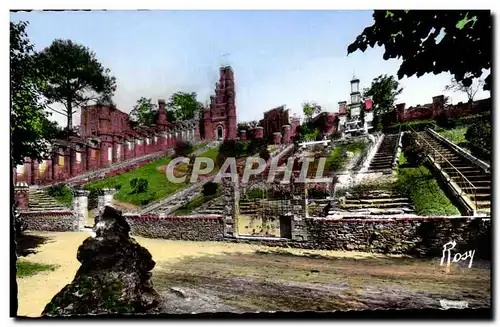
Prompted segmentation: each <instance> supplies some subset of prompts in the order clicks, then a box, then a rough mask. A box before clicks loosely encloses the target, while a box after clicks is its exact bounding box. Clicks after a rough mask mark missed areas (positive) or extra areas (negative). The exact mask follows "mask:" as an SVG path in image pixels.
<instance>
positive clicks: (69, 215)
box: [20, 210, 78, 232]
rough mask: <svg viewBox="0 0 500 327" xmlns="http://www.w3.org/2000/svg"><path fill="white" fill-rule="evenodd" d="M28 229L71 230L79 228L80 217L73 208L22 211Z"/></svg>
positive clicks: (21, 216)
mask: <svg viewBox="0 0 500 327" xmlns="http://www.w3.org/2000/svg"><path fill="white" fill-rule="evenodd" d="M20 219H21V221H22V222H23V223H24V224H25V225H26V230H28V231H50V232H69V231H77V230H78V219H77V217H76V216H75V215H74V214H73V212H72V211H71V210H67V211H44V212H39V211H36V212H33V211H32V212H30V211H24V212H21V213H20Z"/></svg>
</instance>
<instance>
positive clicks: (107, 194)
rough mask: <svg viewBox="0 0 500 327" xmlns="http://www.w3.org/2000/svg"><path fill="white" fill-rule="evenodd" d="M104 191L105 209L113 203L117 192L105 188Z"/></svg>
mask: <svg viewBox="0 0 500 327" xmlns="http://www.w3.org/2000/svg"><path fill="white" fill-rule="evenodd" d="M102 191H103V192H104V195H103V202H104V205H103V207H104V206H107V205H109V204H111V202H112V201H113V196H114V194H115V193H116V190H115V189H114V188H105V189H103V190H102Z"/></svg>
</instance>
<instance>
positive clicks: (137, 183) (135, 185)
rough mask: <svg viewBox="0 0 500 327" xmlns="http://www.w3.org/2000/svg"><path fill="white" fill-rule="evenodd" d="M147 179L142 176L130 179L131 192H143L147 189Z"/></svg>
mask: <svg viewBox="0 0 500 327" xmlns="http://www.w3.org/2000/svg"><path fill="white" fill-rule="evenodd" d="M148 184H149V181H148V180H147V179H144V178H133V179H132V180H130V186H131V187H132V194H138V193H145V192H147V191H148Z"/></svg>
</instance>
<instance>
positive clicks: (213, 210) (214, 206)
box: [193, 196, 225, 215]
mask: <svg viewBox="0 0 500 327" xmlns="http://www.w3.org/2000/svg"><path fill="white" fill-rule="evenodd" d="M224 210H225V209H224V203H223V201H222V197H221V196H219V197H218V198H215V199H213V200H211V201H210V202H208V203H205V204H203V205H202V206H200V207H199V208H196V209H195V210H193V214H197V215H223V214H224Z"/></svg>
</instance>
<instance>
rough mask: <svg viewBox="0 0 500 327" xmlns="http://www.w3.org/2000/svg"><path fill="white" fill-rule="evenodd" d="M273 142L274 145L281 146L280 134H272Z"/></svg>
mask: <svg viewBox="0 0 500 327" xmlns="http://www.w3.org/2000/svg"><path fill="white" fill-rule="evenodd" d="M273 142H274V144H275V145H280V144H281V133H280V132H275V133H273Z"/></svg>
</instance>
